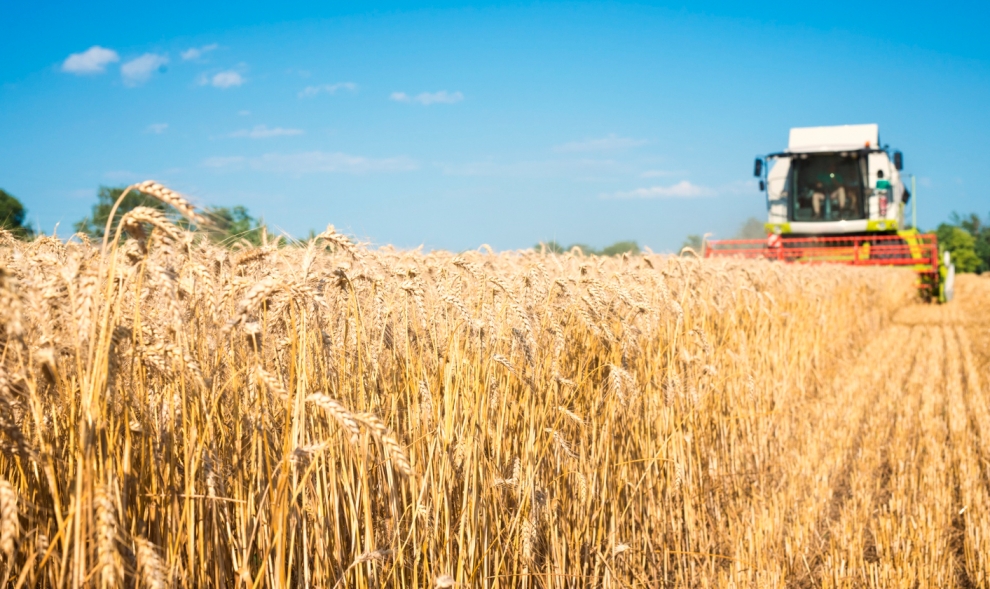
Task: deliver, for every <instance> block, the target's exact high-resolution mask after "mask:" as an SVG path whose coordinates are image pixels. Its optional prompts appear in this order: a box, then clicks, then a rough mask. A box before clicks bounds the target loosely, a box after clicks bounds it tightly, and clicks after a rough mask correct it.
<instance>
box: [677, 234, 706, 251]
mask: <svg viewBox="0 0 990 589" xmlns="http://www.w3.org/2000/svg"><path fill="white" fill-rule="evenodd" d="M701 244H702V237H701V236H700V235H696V234H694V233H692V234H690V235H688V236H687V237H685V238H684V243H682V244H681V251H683V250H684V248H686V247H689V248H691V249H693V250H694V251H695V252H696V253H697V254H698V255H701Z"/></svg>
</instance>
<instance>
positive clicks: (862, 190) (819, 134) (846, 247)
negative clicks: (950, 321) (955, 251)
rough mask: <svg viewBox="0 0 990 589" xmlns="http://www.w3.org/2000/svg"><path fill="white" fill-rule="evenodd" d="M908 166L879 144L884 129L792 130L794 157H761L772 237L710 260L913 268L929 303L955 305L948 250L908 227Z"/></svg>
mask: <svg viewBox="0 0 990 589" xmlns="http://www.w3.org/2000/svg"><path fill="white" fill-rule="evenodd" d="M903 167H904V158H903V156H902V154H901V152H899V151H895V152H893V154H891V153H890V152H889V151H888V147H887V146H881V145H880V132H879V128H878V126H877V125H843V126H837V127H805V128H795V129H791V134H790V140H789V141H788V146H787V151H783V152H781V153H772V154H770V155H768V156H766V157H761V158H757V159H756V164H755V168H754V174H755V175H756V177H758V178H760V190H761V191H765V192H766V198H767V211H768V213H769V218H768V219H767V223H766V229H767V238H766V239H765V240H761V239H721V240H713V241H708V242H706V244H705V249H704V256H705V257H706V258H714V257H742V258H767V259H771V260H780V261H784V262H799V263H810V264H822V263H830V264H851V265H854V266H901V267H908V268H913V269H914V270H915V272H917V273H918V288H919V292H920V294H921V296H922V297H923V298H925V299H927V300H937V301H940V302H945V301H948V300H951V298H952V284H953V278H954V273H955V271H954V268H953V266H952V264H951V261H950V260H949V254H948V252H946V253H945V254H944V255H941V256H940V255H939V251H938V241H937V239H936V237H935V235H933V234H924V233H919V232H918V230H917V224H916V219H913V220H912V221H913V222H912V227H911V228H907V227H906V226H905V223H904V206H905V205H906V204H907V203H908V201H909V199H910V198H911V193H910V192H909V191H908V190H907V188H906V187H905V186H904V182H903V181H902V180H901V170H902V169H903ZM768 168H769V171H768V170H767V169H768Z"/></svg>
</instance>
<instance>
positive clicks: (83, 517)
mask: <svg viewBox="0 0 990 589" xmlns="http://www.w3.org/2000/svg"><path fill="white" fill-rule="evenodd" d="M165 222H167V221H163V220H162V219H159V218H157V217H156V218H155V219H151V220H149V219H144V218H137V217H135V216H133V215H132V216H131V218H129V219H128V220H127V222H126V223H122V226H123V227H124V228H125V229H126V230H128V231H130V232H131V233H132V235H137V236H139V237H144V239H145V241H137V240H135V239H133V238H131V239H127V240H126V241H122V242H121V243H120V244H119V245H116V246H115V245H113V240H111V246H110V247H109V248H108V251H107V253H106V255H103V256H101V254H100V248H99V247H94V246H91V245H88V244H78V243H69V244H63V243H61V242H59V241H56V240H54V239H51V238H44V237H43V238H40V239H39V240H37V241H35V242H33V243H30V244H24V243H21V242H15V241H13V240H11V239H9V237H7V236H0V240H3V241H2V245H0V268H2V278H0V280H2V283H0V318H2V322H3V329H2V330H0V350H2V356H0V359H2V364H0V444H2V446H3V456H2V457H0V573H2V574H4V575H5V577H4V578H5V581H4V582H3V584H2V585H5V586H11V587H13V586H20V587H36V586H37V587H73V586H100V587H111V586H120V587H154V588H159V587H258V586H269V587H288V586H299V587H304V586H311V587H380V586H391V587H470V586H486V587H660V586H697V587H706V586H720V587H742V586H757V587H783V586H796V587H804V586H808V587H810V586H829V587H831V586H876V587H916V586H921V587H926V586H945V587H951V586H958V587H986V586H987V578H988V566H990V563H988V559H987V554H988V551H990V545H988V542H990V523H988V518H987V515H986V514H987V513H988V508H990V499H988V489H990V476H988V475H990V473H988V467H987V464H988V463H987V459H988V457H990V410H988V408H987V407H988V404H987V388H986V387H987V382H986V374H987V373H988V366H987V359H988V357H990V354H988V351H987V342H988V341H990V331H988V327H990V326H988V325H987V324H986V323H982V324H980V323H978V322H976V321H975V320H974V318H978V317H987V316H988V313H987V310H988V309H987V305H988V303H987V301H988V297H990V281H988V280H986V279H979V278H971V279H969V280H966V279H967V278H969V277H961V278H960V281H959V285H958V293H959V294H958V297H959V300H958V301H957V303H954V304H953V305H950V306H946V307H944V308H939V307H931V306H925V307H921V306H911V305H909V303H910V301H911V298H910V297H911V295H912V292H911V290H912V288H913V287H912V284H911V281H912V277H911V275H910V274H908V273H902V272H899V271H895V270H886V269H870V270H860V269H852V268H840V267H794V266H782V265H779V264H769V263H742V262H738V263H737V262H711V261H705V262H701V261H698V260H694V259H678V258H669V257H664V256H656V255H649V256H632V257H623V258H594V257H581V256H576V255H569V254H568V255H562V256H554V255H539V254H536V253H531V252H525V253H506V254H498V255H493V254H490V253H489V254H483V253H477V252H469V253H466V254H463V255H460V256H454V255H452V254H447V253H437V252H435V253H430V254H424V253H420V252H405V251H395V250H392V249H389V248H385V249H379V250H369V249H365V248H360V247H356V246H354V245H353V244H351V243H350V242H349V241H348V240H347V239H346V238H344V237H343V236H341V235H340V234H338V233H336V232H333V231H332V230H328V231H327V232H325V233H324V234H322V235H321V236H319V237H318V238H317V239H315V240H313V241H312V242H310V243H308V244H304V245H303V246H301V247H281V248H279V247H276V246H275V244H268V245H265V246H263V247H260V248H257V249H254V250H243V251H238V252H230V251H228V250H225V249H220V248H217V247H214V246H210V245H206V244H203V243H199V242H198V241H197V240H194V239H193V238H192V236H190V235H188V234H186V233H184V232H183V231H182V230H181V229H179V228H177V227H175V226H168V227H166V226H159V225H162V223H165ZM984 321H985V320H984Z"/></svg>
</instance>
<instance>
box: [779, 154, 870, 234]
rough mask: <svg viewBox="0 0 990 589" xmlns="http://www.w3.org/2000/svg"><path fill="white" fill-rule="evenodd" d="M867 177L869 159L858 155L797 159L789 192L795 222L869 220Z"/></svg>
mask: <svg viewBox="0 0 990 589" xmlns="http://www.w3.org/2000/svg"><path fill="white" fill-rule="evenodd" d="M865 177H866V158H865V157H861V156H860V154H859V153H856V152H852V153H841V154H834V153H829V154H818V155H813V154H801V155H795V156H793V157H792V159H791V173H790V175H789V177H788V182H787V184H788V186H787V187H786V188H785V190H786V194H787V195H788V196H789V197H790V198H791V199H792V200H791V206H790V207H789V208H790V210H791V211H792V215H793V218H792V219H791V220H792V221H810V222H814V221H842V220H854V219H865V218H866V207H865V206H864V203H865V198H864V197H865V196H866V191H865V190H864V189H865V186H866V183H865V182H864V179H865Z"/></svg>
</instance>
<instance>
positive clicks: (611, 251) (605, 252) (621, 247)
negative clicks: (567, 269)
mask: <svg viewBox="0 0 990 589" xmlns="http://www.w3.org/2000/svg"><path fill="white" fill-rule="evenodd" d="M574 248H578V249H579V250H581V253H583V254H584V255H586V256H621V255H622V254H625V253H630V254H638V253H639V252H640V249H639V244H638V243H636V242H635V241H617V242H615V243H613V244H612V245H607V246H605V247H603V248H602V249H600V250H599V249H595V248H593V247H591V246H590V245H588V244H586V243H572V244H571V245H569V246H567V247H564V246H562V245H561V244H560V243H558V242H556V241H544V242H540V243H538V244H536V245H535V246H533V249H535V250H536V251H541V250H546V252H547V253H552V254H566V253H567V252H569V251H571V250H572V249H574Z"/></svg>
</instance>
